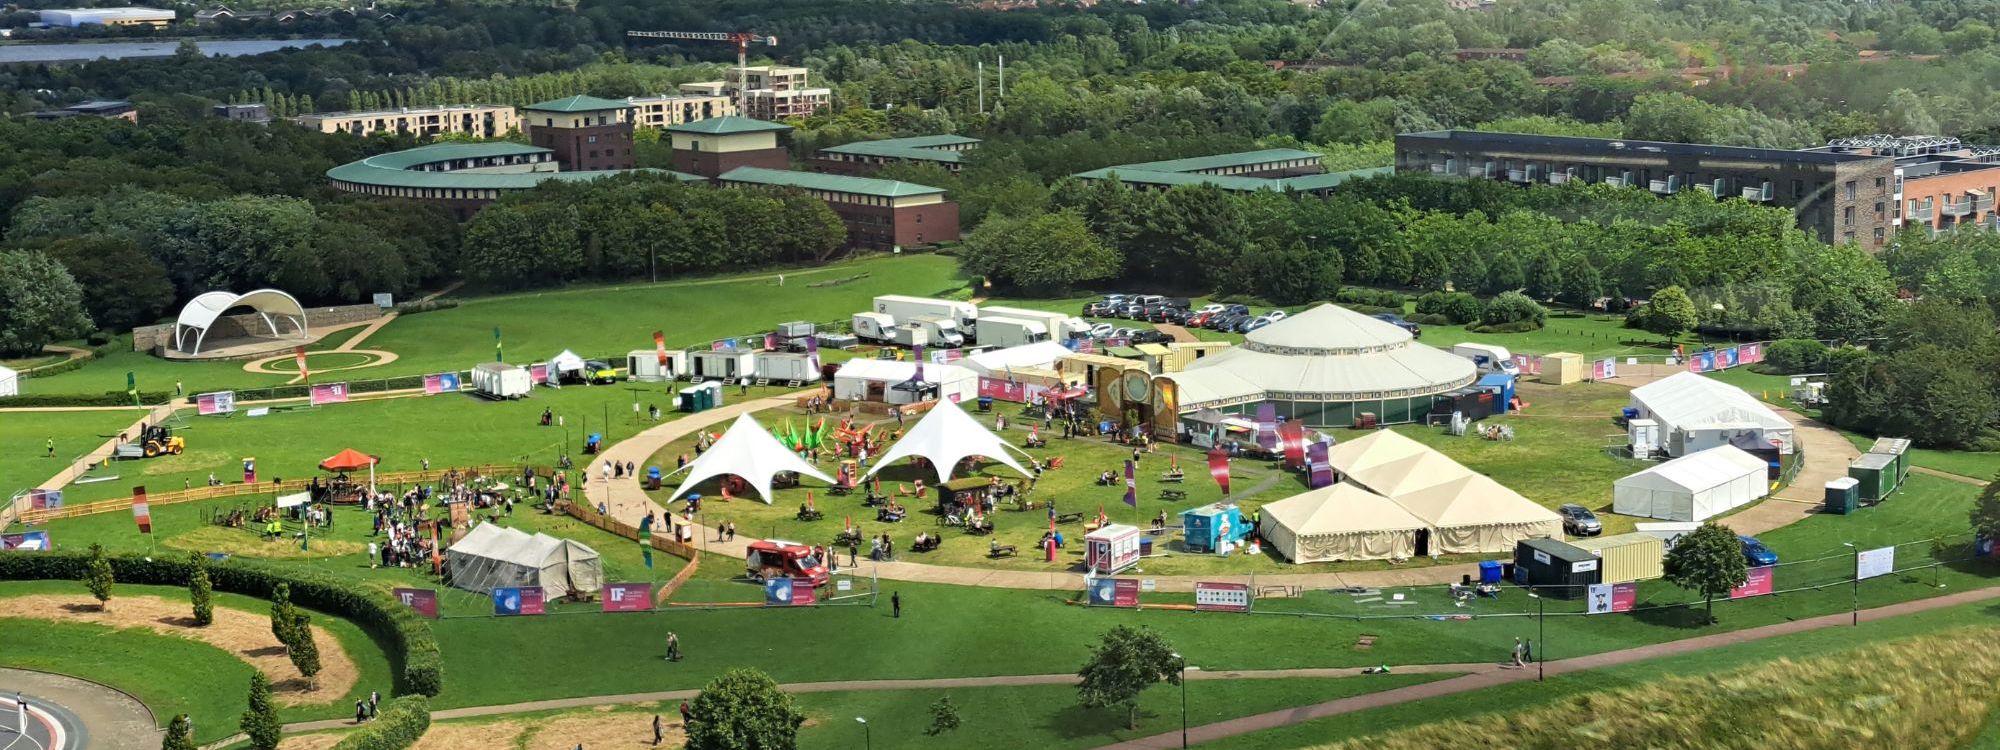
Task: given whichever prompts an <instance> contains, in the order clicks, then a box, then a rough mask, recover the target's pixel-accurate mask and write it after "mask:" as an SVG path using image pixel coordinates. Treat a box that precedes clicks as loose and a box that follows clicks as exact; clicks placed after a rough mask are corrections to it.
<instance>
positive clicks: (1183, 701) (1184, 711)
mask: <svg viewBox="0 0 2000 750" xmlns="http://www.w3.org/2000/svg"><path fill="white" fill-rule="evenodd" d="M1168 656H1172V657H1174V659H1175V660H1176V661H1179V662H1180V663H1181V748H1182V750H1186V748H1187V746H1188V725H1187V670H1188V666H1187V657H1185V656H1181V655H1180V653H1179V652H1174V653H1169V654H1168Z"/></svg>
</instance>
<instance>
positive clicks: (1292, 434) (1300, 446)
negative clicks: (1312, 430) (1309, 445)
mask: <svg viewBox="0 0 2000 750" xmlns="http://www.w3.org/2000/svg"><path fill="white" fill-rule="evenodd" d="M1278 442H1279V443H1280V444H1281V445H1283V446H1284V450H1285V468H1286V469H1288V470H1292V471H1297V470H1298V469H1300V468H1301V467H1304V466H1305V465H1306V428H1305V425H1303V424H1300V423H1299V421H1298V420H1296V419H1294V420H1291V421H1289V422H1286V423H1284V424H1281V425H1278Z"/></svg>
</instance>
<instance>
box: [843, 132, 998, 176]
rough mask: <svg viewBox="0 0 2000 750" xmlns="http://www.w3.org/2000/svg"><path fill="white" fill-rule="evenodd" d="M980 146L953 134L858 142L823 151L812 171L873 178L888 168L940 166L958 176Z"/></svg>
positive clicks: (969, 139) (964, 137) (976, 141)
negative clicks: (970, 153)
mask: <svg viewBox="0 0 2000 750" xmlns="http://www.w3.org/2000/svg"><path fill="white" fill-rule="evenodd" d="M978 145H979V139H978V138H968V137H966V136H962V135H949V134H945V135H920V136H913V137H910V138H887V139H883V140H879V141H855V142H853V143H846V144H842V145H839V146H828V147H826V148H823V149H820V150H819V153H818V154H816V155H814V156H813V159H812V168H813V170H814V171H817V172H832V173H834V174H850V175H869V174H874V173H875V171H876V170H878V169H881V168H882V167H883V166H884V165H888V164H910V163H916V164H936V165H937V166H939V167H942V168H944V169H945V170H946V171H948V172H957V171H958V170H959V169H960V168H961V167H962V166H963V157H964V155H965V152H967V151H970V150H972V149H973V147H975V146H978Z"/></svg>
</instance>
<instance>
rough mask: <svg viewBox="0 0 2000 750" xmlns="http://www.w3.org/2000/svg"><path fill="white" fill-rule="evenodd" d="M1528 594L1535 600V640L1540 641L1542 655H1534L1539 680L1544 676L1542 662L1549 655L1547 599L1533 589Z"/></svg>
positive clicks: (1536, 679) (1536, 678)
mask: <svg viewBox="0 0 2000 750" xmlns="http://www.w3.org/2000/svg"><path fill="white" fill-rule="evenodd" d="M1528 596H1530V597H1533V598H1534V600H1535V640H1537V641H1541V642H1542V655H1541V656H1536V657H1535V681H1536V682H1541V681H1542V678H1543V677H1544V676H1546V670H1544V669H1542V663H1543V662H1545V661H1547V660H1548V655H1549V629H1548V622H1549V618H1548V609H1547V607H1548V600H1547V599H1543V598H1542V595H1541V594H1538V593H1535V592H1533V591H1530V592H1528Z"/></svg>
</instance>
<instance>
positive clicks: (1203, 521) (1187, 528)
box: [1181, 503, 1250, 553]
mask: <svg viewBox="0 0 2000 750" xmlns="http://www.w3.org/2000/svg"><path fill="white" fill-rule="evenodd" d="M1249 536H1250V524H1249V522H1247V521H1245V520H1243V511H1242V509H1240V508H1237V507H1236V505H1235V504H1233V503H1232V504H1229V505H1224V504H1221V503H1216V504H1214V505H1209V506H1204V507H1200V508H1189V509H1187V510H1184V511H1181V540H1182V541H1181V543H1182V545H1183V546H1185V547H1186V548H1187V551H1189V552H1211V553H1212V552H1221V551H1222V545H1223V544H1224V543H1225V542H1226V543H1229V544H1242V543H1243V540H1244V539H1246V538H1249Z"/></svg>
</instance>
